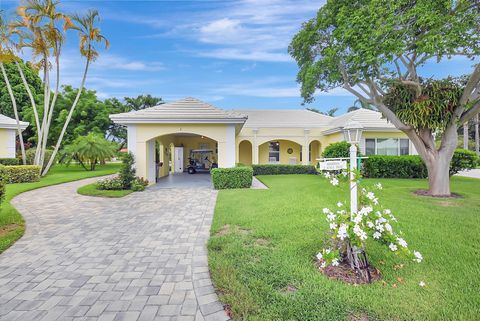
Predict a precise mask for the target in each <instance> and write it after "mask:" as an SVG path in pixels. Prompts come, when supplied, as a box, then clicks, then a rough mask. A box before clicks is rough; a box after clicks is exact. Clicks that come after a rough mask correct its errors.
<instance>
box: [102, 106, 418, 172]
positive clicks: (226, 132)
mask: <svg viewBox="0 0 480 321" xmlns="http://www.w3.org/2000/svg"><path fill="white" fill-rule="evenodd" d="M110 118H111V119H112V120H113V121H114V122H115V123H117V124H122V125H125V126H126V127H127V131H128V150H129V151H131V152H132V153H133V154H134V155H135V159H136V168H137V174H138V175H139V176H141V177H144V178H147V179H148V180H149V181H150V182H155V180H156V178H157V177H163V176H167V175H169V173H170V172H183V171H185V170H186V168H187V166H188V163H189V155H190V152H191V151H192V150H211V154H207V155H210V156H209V157H210V158H211V159H209V160H208V161H207V160H205V164H206V165H207V166H208V164H209V163H210V162H211V161H212V162H218V165H219V167H233V166H235V164H236V163H243V164H269V163H278V164H304V165H307V164H316V163H317V159H318V158H320V157H321V156H320V155H321V153H322V151H323V150H324V149H325V147H326V146H328V145H329V144H331V143H334V142H338V141H342V140H344V138H343V132H342V129H343V126H344V125H345V124H346V123H347V122H348V121H350V120H355V121H358V122H360V123H361V124H362V125H363V126H364V133H363V136H362V137H363V138H362V141H361V142H360V150H361V152H362V153H364V154H367V155H370V154H386V155H403V154H416V151H415V149H414V147H413V145H412V144H411V142H410V141H409V140H408V139H407V136H406V135H405V134H404V133H403V132H401V131H399V130H398V129H396V128H395V126H393V125H392V124H391V123H389V122H388V121H387V120H385V119H383V118H382V116H381V114H380V113H379V112H376V111H372V110H367V109H359V110H355V111H352V112H350V113H347V114H344V115H342V116H339V117H330V116H326V115H322V114H319V113H315V112H312V111H308V110H305V109H294V110H292V109H291V110H284V109H268V110H267V109H248V110H223V109H220V108H216V107H214V106H212V105H210V104H207V103H205V102H202V101H200V100H198V99H195V98H185V99H181V100H178V101H175V102H171V103H166V104H162V105H159V106H155V107H151V108H147V109H144V110H138V111H131V112H128V113H122V114H115V115H110ZM202 161H203V160H202ZM157 164H161V166H160V168H158V167H157Z"/></svg>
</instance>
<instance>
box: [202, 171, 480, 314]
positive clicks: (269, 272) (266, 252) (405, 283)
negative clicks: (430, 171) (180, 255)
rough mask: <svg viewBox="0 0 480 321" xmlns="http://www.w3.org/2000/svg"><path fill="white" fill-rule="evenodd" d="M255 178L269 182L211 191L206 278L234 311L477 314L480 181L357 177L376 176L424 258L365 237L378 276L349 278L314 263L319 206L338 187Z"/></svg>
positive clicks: (322, 225)
mask: <svg viewBox="0 0 480 321" xmlns="http://www.w3.org/2000/svg"><path fill="white" fill-rule="evenodd" d="M259 178H260V179H261V180H262V181H263V182H264V183H265V184H267V185H268V186H269V187H270V189H269V190H223V191H220V193H219V195H218V201H217V205H216V210H215V217H214V221H213V226H212V234H213V235H212V237H211V239H210V241H209V245H208V247H209V264H210V269H211V273H212V277H213V280H214V283H215V286H216V288H217V289H218V290H219V291H220V292H221V293H223V294H222V295H221V300H223V302H224V303H227V304H229V305H231V307H232V310H233V313H234V318H235V319H236V320H244V319H247V320H357V319H356V318H355V317H357V318H358V317H360V316H367V317H368V318H369V319H370V320H478V318H479V315H480V290H479V289H480V180H476V179H471V178H463V177H454V178H453V179H452V190H453V191H454V192H456V193H459V194H461V195H462V198H459V199H434V198H425V197H420V196H415V195H413V194H412V191H413V190H415V189H419V188H426V187H427V186H426V181H424V180H400V179H379V180H364V181H363V182H362V184H365V185H371V184H373V183H375V182H378V181H380V182H381V183H382V184H383V185H384V190H383V191H379V192H377V193H376V194H378V196H379V197H380V201H381V204H383V205H388V207H389V208H390V209H391V210H392V212H393V213H394V214H395V215H396V217H397V219H398V220H399V228H400V229H401V230H403V232H404V233H405V239H406V240H407V242H409V246H410V247H411V248H412V249H416V250H419V251H420V252H421V253H422V254H423V256H424V261H423V262H422V263H420V264H418V263H414V262H404V261H403V260H401V259H400V258H398V257H395V256H393V255H391V254H390V253H387V251H385V250H384V249H383V248H380V247H379V246H378V245H377V244H373V246H372V247H371V248H370V249H371V250H370V252H369V258H370V260H371V263H372V264H373V265H374V266H376V267H377V268H379V269H380V271H381V273H382V275H383V281H379V282H376V283H374V284H371V285H362V286H352V285H348V284H345V283H342V282H341V281H335V280H330V279H327V278H326V277H325V276H324V275H322V274H321V273H319V272H318V271H317V269H316V268H315V266H314V255H315V254H316V253H317V252H318V251H319V250H320V249H321V248H322V244H323V242H324V240H325V232H326V230H327V223H326V220H325V215H324V214H323V213H322V208H324V207H330V208H335V204H336V203H337V201H339V200H341V201H343V202H344V203H347V201H348V199H347V189H346V188H343V187H342V189H341V190H339V189H337V188H334V187H332V186H331V185H330V184H329V183H328V182H327V181H326V180H325V179H323V178H321V177H319V176H307V175H287V176H263V177H259ZM240 204H241V205H240ZM227 224H228V225H229V226H230V228H229V229H226V228H225V225H227ZM401 263H405V265H404V266H403V268H398V264H401ZM395 265H397V268H396V269H395V268H394V266H395ZM420 281H424V282H425V283H426V285H427V286H426V287H425V288H422V287H420V286H419V285H418V284H419V282H420ZM289 287H290V290H286V289H287V288H289ZM295 289H296V291H295ZM358 320H360V319H358ZM362 320H363V319H362Z"/></svg>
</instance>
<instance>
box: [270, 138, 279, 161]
mask: <svg viewBox="0 0 480 321" xmlns="http://www.w3.org/2000/svg"><path fill="white" fill-rule="evenodd" d="M272 144H278V150H275V151H272V150H270V146H271V145H272ZM271 154H276V158H277V161H275V162H272V161H271V160H270V157H273V156H271ZM268 163H269V164H279V163H280V142H278V141H273V142H268Z"/></svg>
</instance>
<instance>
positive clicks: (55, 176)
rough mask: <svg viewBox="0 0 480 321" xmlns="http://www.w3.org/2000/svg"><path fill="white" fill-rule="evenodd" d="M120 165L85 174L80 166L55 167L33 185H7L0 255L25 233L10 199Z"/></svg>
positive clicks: (0, 213) (1, 217)
mask: <svg viewBox="0 0 480 321" xmlns="http://www.w3.org/2000/svg"><path fill="white" fill-rule="evenodd" d="M119 168H120V164H106V165H100V166H97V169H96V170H95V171H93V172H87V171H85V170H84V169H83V168H81V167H80V166H73V165H71V166H68V167H67V166H65V165H56V166H55V167H53V168H52V169H51V170H50V172H49V173H48V175H47V176H45V177H42V178H41V179H40V181H38V182H34V183H19V184H8V185H7V192H6V195H5V200H4V201H3V202H2V204H1V206H0V253H1V252H3V251H5V250H6V249H7V248H8V247H9V246H11V245H12V244H13V243H14V242H15V241H16V240H18V239H19V238H20V237H21V236H22V235H23V233H24V232H25V222H24V220H23V218H22V216H21V215H20V213H19V212H18V211H17V210H16V209H15V208H14V207H13V206H12V205H11V204H10V201H11V200H12V198H14V197H15V196H17V195H18V194H21V193H23V192H26V191H30V190H33V189H37V188H40V187H45V186H49V185H55V184H61V183H66V182H71V181H75V180H80V179H84V178H89V177H95V176H103V175H108V174H113V173H115V172H117V171H118V169H119Z"/></svg>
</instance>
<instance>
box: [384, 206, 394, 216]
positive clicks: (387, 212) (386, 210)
mask: <svg viewBox="0 0 480 321" xmlns="http://www.w3.org/2000/svg"><path fill="white" fill-rule="evenodd" d="M383 213H385V214H388V215H390V214H392V211H390V210H389V209H388V208H386V209H384V210H383Z"/></svg>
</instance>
